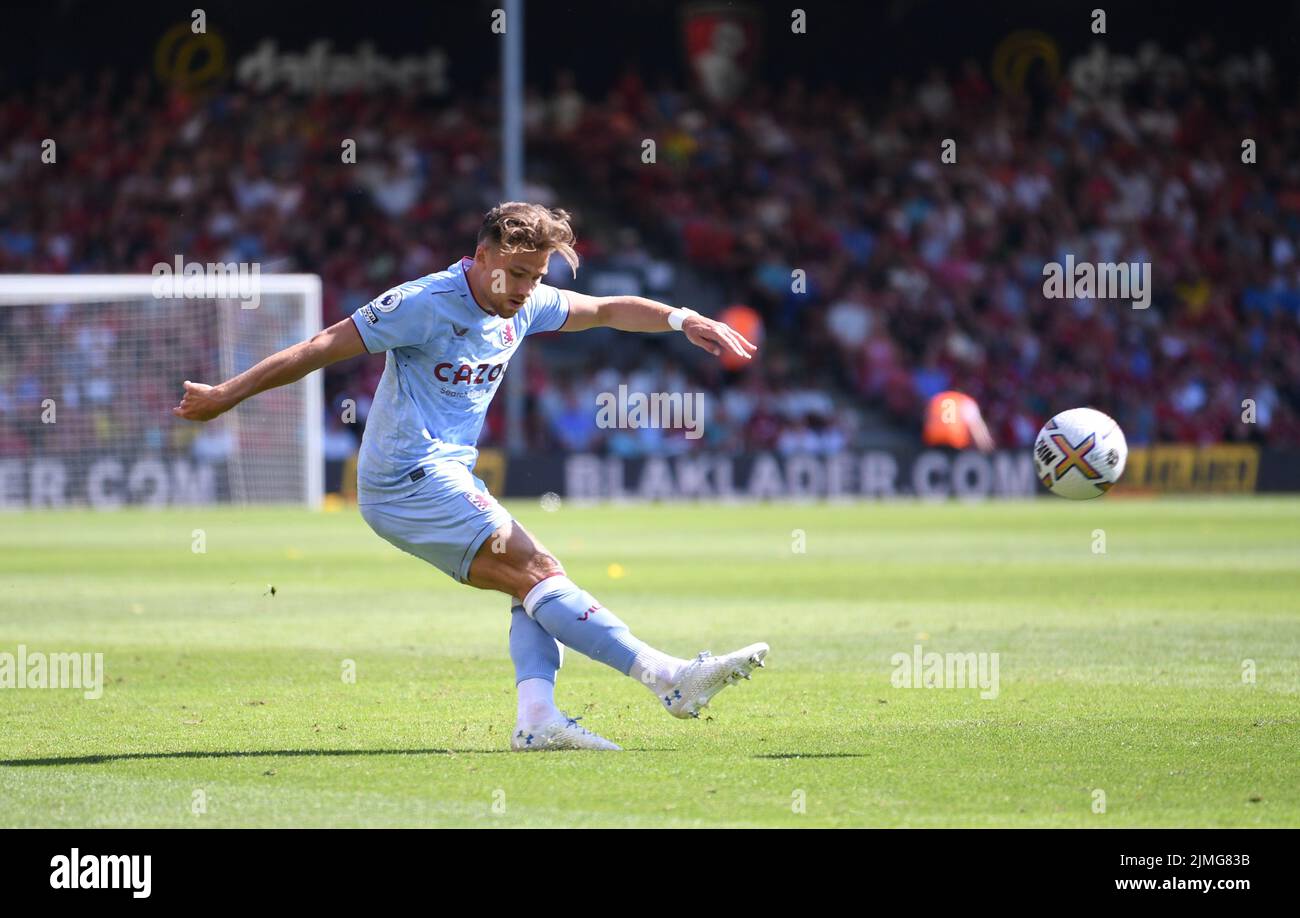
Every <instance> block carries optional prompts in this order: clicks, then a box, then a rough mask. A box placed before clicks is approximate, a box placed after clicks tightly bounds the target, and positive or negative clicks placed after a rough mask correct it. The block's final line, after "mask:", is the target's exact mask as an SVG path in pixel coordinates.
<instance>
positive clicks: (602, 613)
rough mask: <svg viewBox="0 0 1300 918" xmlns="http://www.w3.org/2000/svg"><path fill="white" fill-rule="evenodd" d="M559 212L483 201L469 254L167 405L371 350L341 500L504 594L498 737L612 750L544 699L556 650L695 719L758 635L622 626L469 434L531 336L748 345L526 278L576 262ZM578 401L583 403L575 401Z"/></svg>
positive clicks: (191, 416)
mask: <svg viewBox="0 0 1300 918" xmlns="http://www.w3.org/2000/svg"><path fill="white" fill-rule="evenodd" d="M573 242H574V235H573V230H572V228H571V227H570V225H569V215H568V214H567V213H566V212H565V211H563V210H559V209H550V208H546V207H541V206H539V205H536V204H525V203H519V202H509V203H504V204H500V205H498V206H497V207H494V208H492V210H491V211H489V212H488V213H487V215H486V217H485V218H484V220H483V224H482V227H481V228H480V229H479V234H478V245H477V247H476V248H475V250H474V257H473V258H462V259H461V260H460V261H459V262H457V263H456V264H453V265H451V266H450V267H448V268H447V270H445V271H439V272H438V273H436V274H428V275H425V276H424V277H421V278H419V279H418V280H413V281H410V282H408V283H405V284H402V285H401V286H399V287H394V288H393V289H391V290H389V291H388V292H386V293H384V294H382V295H381V296H379V297H377V298H376V299H374V300H372V301H371V302H369V303H367V304H366V305H364V306H362V307H360V308H359V309H357V311H356V312H354V313H353V314H352V315H351V316H350V317H349V318H346V319H344V320H342V321H341V322H338V323H337V324H335V325H332V326H330V327H329V328H327V329H325V330H323V331H321V332H318V333H317V334H316V335H314V336H312V338H311V339H309V340H307V341H303V342H300V343H298V344H295V345H293V346H292V347H289V348H285V349H284V350H282V351H280V352H278V353H276V354H272V355H271V356H270V357H267V358H266V359H265V360H263V361H261V362H260V363H258V364H257V365H256V366H253V367H251V368H250V369H248V370H245V371H244V372H243V373H240V374H239V375H238V376H235V377H233V378H231V379H229V380H227V381H225V382H223V383H221V384H219V385H216V386H208V385H202V384H199V383H193V382H190V381H189V380H186V381H185V393H184V395H183V397H182V398H181V402H180V404H179V405H178V406H177V407H175V408H173V409H172V413H173V414H174V415H176V416H177V417H181V418H186V419H188V420H192V421H209V420H211V419H213V418H215V417H217V416H218V415H220V414H222V413H223V412H225V411H229V410H230V409H231V408H233V407H235V406H236V405H238V404H239V403H240V402H242V401H243V400H244V399H246V398H249V397H250V396H253V395H256V394H257V393H259V392H263V391H265V390H267V389H271V388H274V387H275V386H284V385H288V384H289V383H293V382H296V381H297V380H299V379H301V378H302V377H304V376H306V375H307V374H308V373H311V372H312V371H313V370H318V369H320V368H321V367H324V366H327V365H329V364H331V363H334V362H336V361H339V360H347V359H349V358H351V357H355V356H357V355H358V354H362V353H367V352H368V353H371V354H377V353H379V352H380V351H386V352H387V354H386V356H385V363H384V373H383V376H382V377H381V378H380V380H379V386H378V388H377V389H376V391H375V398H374V403H373V405H372V406H371V409H370V414H369V416H368V418H367V422H366V430H365V435H364V436H363V437H362V442H361V453H360V458H359V461H358V464H357V504H358V507H359V509H360V511H361V515H362V517H363V518H364V519H365V521H366V522H367V523H368V524H369V525H370V527H371V528H372V529H373V530H374V531H375V532H376V533H377V534H378V535H379V536H381V537H382V538H384V539H386V540H387V541H388V542H391V543H392V544H393V545H395V546H397V547H398V548H400V549H402V550H403V551H406V552H409V553H410V554H413V555H415V556H416V557H418V558H421V559H423V560H425V561H427V562H429V563H430V564H432V565H433V566H434V567H436V568H438V569H439V570H440V571H442V572H443V573H445V574H447V575H449V576H451V577H453V578H455V579H456V580H457V581H459V582H461V583H468V584H469V585H470V586H474V587H478V588H479V589H483V590H498V591H500V592H502V593H505V594H507V595H508V596H510V597H511V598H512V600H513V604H512V606H511V610H510V611H511V623H510V656H511V659H512V660H513V662H514V666H515V683H516V686H517V690H518V717H517V722H516V725H515V730H514V733H513V735H512V737H511V748H512V749H516V750H536V749H618V748H619V747H618V746H616V745H615V744H614V743H611V742H609V741H608V740H606V739H604V738H603V737H601V736H598V735H597V734H595V733H594V732H592V731H590V730H587V729H586V728H584V727H581V726H579V725H578V723H577V720H578V719H577V718H571V717H569V716H568V715H567V714H565V713H564V712H563V711H561V710H560V709H559V708H558V707H556V703H555V680H556V676H557V674H558V671H559V668H560V664H561V662H562V649H561V645H565V646H568V647H571V648H573V649H574V650H576V651H578V652H580V653H583V654H586V655H587V656H589V657H591V658H592V659H593V660H598V661H600V662H601V663H604V664H606V665H608V666H611V667H613V668H614V669H616V670H618V671H619V672H620V673H623V674H625V675H627V676H630V677H632V678H633V679H636V680H638V681H639V682H641V683H642V684H643V685H645V686H646V687H647V688H649V690H650V691H652V692H654V694H655V696H656V697H657V698H658V699H659V703H660V704H662V705H663V707H664V708H666V709H667V710H668V712H669V713H670V714H672V715H674V716H675V717H683V718H685V717H698V716H699V712H700V709H701V708H703V707H704V706H705V705H707V704H708V703H709V701H710V699H712V698H713V696H714V695H716V694H717V693H718V692H719V691H721V690H722V689H723V688H725V687H726V686H727V685H730V684H733V683H735V682H736V681H738V680H739V679H741V678H745V679H748V678H749V677H750V674H751V672H752V671H753V669H754V668H755V667H761V666H763V659H764V657H765V656H766V655H767V652H768V645H767V644H763V643H757V644H750V645H749V646H747V647H743V648H741V649H740V650H737V651H735V652H733V653H729V654H725V655H723V656H713V655H711V654H710V653H709V652H708V651H702V652H700V653H699V654H698V655H697V656H696V657H695V659H693V660H685V659H680V658H678V657H674V656H671V655H669V654H667V653H664V652H662V651H660V650H658V649H656V648H654V647H651V646H650V645H648V644H646V643H645V642H644V641H640V640H638V639H637V638H636V637H635V636H633V634H632V632H631V631H630V630H629V629H628V627H627V625H626V624H624V623H623V622H622V621H621V620H620V619H619V618H618V616H616V615H615V614H614V613H613V612H611V611H610V610H608V609H606V608H605V607H604V606H603V605H601V604H600V603H599V602H597V601H596V599H595V598H594V597H593V596H592V595H591V594H590V593H588V592H586V591H585V590H583V589H582V588H581V587H579V586H578V585H577V584H575V583H574V582H573V581H572V580H570V579H569V578H568V577H567V576H565V573H564V568H563V567H562V566H561V564H560V562H559V561H557V560H556V558H555V556H554V555H552V554H551V553H550V552H548V551H547V550H546V549H545V548H544V547H543V546H542V544H541V543H540V542H539V541H537V539H535V538H534V537H533V536H532V534H531V533H529V532H528V531H527V530H525V529H524V527H523V526H521V525H520V524H519V523H518V522H517V521H515V520H514V519H513V518H512V517H511V515H510V513H509V511H507V510H506V509H505V508H504V507H502V506H501V505H500V504H499V503H498V502H497V501H496V500H495V499H494V498H493V497H492V496H491V495H490V494H488V492H487V487H486V486H485V485H484V484H483V482H482V481H481V480H480V479H479V478H478V477H476V476H475V475H474V474H473V471H472V470H473V468H474V463H475V460H476V458H477V456H478V452H477V450H476V449H475V444H476V442H477V441H478V436H479V431H480V430H481V429H482V427H483V419H484V417H486V415H487V409H488V404H489V402H491V401H492V396H493V394H494V393H495V392H496V390H497V387H498V386H499V385H500V383H501V377H502V376H503V374H504V373H505V369H506V366H507V364H508V363H509V361H510V357H511V355H512V354H513V353H514V352H515V349H516V348H517V347H519V345H520V343H521V342H522V341H523V339H524V338H525V337H527V336H528V335H531V334H535V333H538V332H548V331H555V330H557V329H558V330H560V331H566V332H568V331H583V330H585V329H588V328H597V327H607V328H617V329H620V330H622V331H629V332H664V331H668V330H669V329H674V330H678V331H681V332H683V333H684V334H685V335H686V338H687V340H689V341H690V342H691V343H692V344H695V345H697V346H699V347H702V348H704V349H705V350H706V351H709V352H710V353H711V354H713V355H715V356H721V355H722V354H723V353H726V352H730V353H732V354H736V355H739V356H742V357H744V358H749V357H750V355H751V354H753V353H754V352H755V350H757V348H756V347H755V346H754V345H753V344H751V343H750V342H749V341H748V340H746V339H745V338H744V337H743V336H742V335H740V334H739V333H738V332H736V331H735V330H734V329H732V328H730V327H729V326H727V325H725V324H723V323H721V322H716V321H714V320H712V319H709V318H706V317H704V316H701V315H699V314H698V313H696V312H695V311H694V310H690V309H674V308H672V307H670V306H666V305H664V304H663V303H657V302H655V301H653V300H647V299H643V298H641V297H635V296H614V297H593V296H586V295H585V294H581V293H575V292H574V291H571V290H558V289H556V288H554V287H551V286H548V285H546V284H543V283H540V281H541V279H542V277H543V276H545V275H546V273H547V267H548V264H549V261H550V257H551V254H552V253H557V252H558V253H559V254H560V255H561V257H563V258H564V260H565V261H566V262H568V264H569V266H570V268H572V269H573V270H574V272H575V274H576V271H577V266H578V256H577V253H576V252H575V251H574V249H573ZM592 410H593V411H594V410H595V406H594V405H593V406H592Z"/></svg>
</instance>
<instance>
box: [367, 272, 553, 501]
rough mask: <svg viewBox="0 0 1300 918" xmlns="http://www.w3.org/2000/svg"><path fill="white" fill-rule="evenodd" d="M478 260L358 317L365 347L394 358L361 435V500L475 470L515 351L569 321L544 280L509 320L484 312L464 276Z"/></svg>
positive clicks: (428, 278)
mask: <svg viewBox="0 0 1300 918" xmlns="http://www.w3.org/2000/svg"><path fill="white" fill-rule="evenodd" d="M473 262H474V260H473V259H472V258H462V259H461V260H460V261H459V262H457V263H456V264H453V265H451V266H450V267H448V268H447V270H445V271H439V272H438V273H437V274H428V275H425V276H424V277H421V278H419V279H418V280H413V281H410V282H408V283H405V284H402V285H401V286H399V287H394V288H393V289H391V290H389V291H388V292H386V293H384V294H382V295H381V296H378V297H376V298H375V299H373V300H371V301H370V302H369V303H367V304H366V305H364V306H362V307H360V308H359V309H357V311H356V312H354V313H353V314H352V321H353V323H354V324H355V325H356V327H357V331H359V332H360V333H361V339H362V341H364V342H365V345H366V350H367V351H369V352H370V353H372V354H378V353H379V352H380V351H387V352H388V353H387V355H386V356H385V362H384V375H383V376H382V377H381V378H380V380H379V387H378V388H377V389H376V390H375V399H374V403H373V404H372V405H371V408H370V414H369V415H368V416H367V418H366V430H365V434H364V435H363V436H362V438H361V453H360V457H359V459H358V461H357V503H359V504H366V503H383V502H385V501H390V500H397V499H399V498H402V497H405V496H407V495H409V494H411V493H413V492H414V491H416V490H417V489H418V488H419V486H420V485H419V481H420V479H421V478H423V477H424V476H425V475H432V474H434V473H435V471H436V464H437V463H439V462H444V461H454V462H460V463H464V465H465V466H466V467H468V468H470V469H473V467H474V463H475V461H476V460H477V458H478V449H477V448H476V444H477V443H478V436H479V431H481V430H482V429H483V420H484V418H486V417H487V410H488V405H489V404H490V403H491V402H492V396H493V395H494V394H495V393H496V391H497V387H498V386H499V385H501V379H502V377H503V376H504V375H505V371H506V366H507V364H508V363H509V362H510V357H511V356H512V355H513V354H514V352H515V348H517V347H519V345H520V343H521V342H522V341H523V339H524V338H525V337H526V336H528V335H531V334H535V333H537V332H548V331H555V330H556V329H558V328H559V327H560V326H562V325H563V324H564V323H565V321H566V320H567V319H568V317H569V304H568V302H567V300H565V298H564V295H563V294H562V293H561V292H560V291H559V290H557V289H556V288H554V287H551V286H548V285H546V284H538V285H537V287H536V289H534V290H533V293H532V296H530V297H529V298H528V299H527V301H525V303H524V305H523V308H522V309H520V310H519V312H517V313H516V314H515V315H514V316H513V317H512V318H510V319H503V318H501V317H500V316H494V315H490V314H489V313H487V312H484V311H483V309H481V308H480V307H479V305H478V303H477V302H475V300H474V295H473V294H472V293H471V292H470V289H469V282H468V281H467V280H466V279H465V269H466V268H468V267H469V266H470V265H471V264H473ZM412 475H414V476H415V478H414V479H413V478H412V477H411V476H412Z"/></svg>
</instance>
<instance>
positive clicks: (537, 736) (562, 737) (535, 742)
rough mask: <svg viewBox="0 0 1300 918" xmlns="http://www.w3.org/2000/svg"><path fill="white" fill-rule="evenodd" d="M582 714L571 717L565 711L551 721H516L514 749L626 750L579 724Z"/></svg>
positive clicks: (518, 750)
mask: <svg viewBox="0 0 1300 918" xmlns="http://www.w3.org/2000/svg"><path fill="white" fill-rule="evenodd" d="M580 720H582V718H581V717H570V716H569V715H568V714H565V713H564V712H563V711H561V712H559V714H558V715H556V716H555V717H553V718H552V719H551V720H547V721H543V722H542V723H540V724H532V725H531V726H530V725H527V724H522V723H521V724H516V725H515V734H514V736H512V737H511V738H510V748H511V749H513V750H514V751H516V752H534V751H541V750H547V751H550V750H553V749H609V750H613V751H615V752H622V747H621V746H617V745H615V744H614V743H611V742H610V741H609V740H607V739H605V738H604V737H603V736H599V735H597V734H595V733H592V732H591V731H590V730H588V729H587V728H586V727H580V726H578V721H580Z"/></svg>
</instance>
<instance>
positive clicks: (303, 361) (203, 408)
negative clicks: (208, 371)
mask: <svg viewBox="0 0 1300 918" xmlns="http://www.w3.org/2000/svg"><path fill="white" fill-rule="evenodd" d="M364 353H366V346H365V344H364V343H363V342H362V341H361V334H360V332H358V331H357V327H356V325H354V324H353V323H352V319H351V318H347V319H344V320H343V321H341V322H336V323H335V324H333V325H331V326H330V327H329V328H327V329H324V330H323V331H318V332H317V333H316V334H314V335H312V336H311V338H309V339H308V340H306V341H300V342H298V343H297V344H295V345H293V346H292V347H287V348H285V349H284V350H282V351H278V352H277V353H274V354H272V355H271V356H270V357H267V358H266V359H265V360H263V361H262V362H260V363H258V364H257V365H255V366H252V367H249V368H248V369H247V370H245V371H244V372H242V373H240V374H239V375H238V376H233V377H231V378H230V379H228V380H226V381H225V382H223V383H220V384H219V385H215V386H207V385H204V384H203V383H194V382H190V381H189V380H188V379H187V380H185V395H184V396H183V397H182V398H181V403H180V404H179V405H177V406H176V407H175V408H173V409H172V414H174V415H176V416H177V417H178V418H185V419H186V420H188V421H211V420H212V419H213V418H215V417H217V416H218V415H220V414H223V413H225V412H227V411H229V410H230V409H231V408H234V407H235V406H236V405H238V404H239V403H240V402H242V401H243V400H244V399H246V398H249V397H250V396H254V395H256V394H257V393H259V392H264V391H266V390H267V389H274V388H275V387H276V386H287V385H289V383H294V382H297V381H298V380H300V379H302V378H303V377H304V376H306V375H307V374H308V373H311V372H313V371H314V370H319V369H320V368H321V367H324V366H328V365H329V364H331V363H337V362H338V361H340V360H347V359H348V358H349V357H356V356H357V355H358V354H364Z"/></svg>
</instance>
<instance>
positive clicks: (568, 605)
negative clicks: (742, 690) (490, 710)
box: [466, 521, 768, 742]
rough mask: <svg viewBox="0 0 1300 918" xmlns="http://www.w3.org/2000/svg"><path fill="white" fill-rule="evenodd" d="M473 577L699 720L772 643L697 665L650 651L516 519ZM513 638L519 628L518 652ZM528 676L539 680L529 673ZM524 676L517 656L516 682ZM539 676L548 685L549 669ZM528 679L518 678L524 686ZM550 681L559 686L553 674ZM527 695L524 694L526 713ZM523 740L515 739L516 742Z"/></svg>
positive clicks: (476, 563) (478, 561) (487, 546)
mask: <svg viewBox="0 0 1300 918" xmlns="http://www.w3.org/2000/svg"><path fill="white" fill-rule="evenodd" d="M466 579H467V582H469V583H470V584H472V585H473V586H476V587H479V588H480V589H488V590H499V591H501V592H503V593H508V594H510V595H512V596H515V597H523V602H522V606H523V609H524V615H525V616H526V617H527V618H529V619H531V620H532V622H533V623H534V624H537V625H540V626H541V629H542V630H543V631H544V632H545V633H546V634H548V635H549V636H550V637H552V638H553V639H554V640H555V641H558V642H559V643H561V644H563V645H566V646H568V647H571V648H573V649H574V650H576V651H578V652H579V653H582V654H585V655H586V656H589V657H591V658H592V659H593V660H597V661H599V662H601V663H604V664H606V665H607V666H610V667H612V668H614V669H616V670H618V671H619V672H621V673H623V674H624V675H626V676H629V677H631V678H633V679H636V680H637V681H638V682H640V683H641V684H642V685H644V686H646V688H647V689H649V690H650V691H651V692H653V693H654V694H655V696H656V698H658V700H659V702H660V704H662V705H663V707H664V708H665V709H666V710H667V711H668V712H669V713H670V714H672V715H674V716H675V717H698V716H699V712H700V711H701V710H702V709H703V708H704V707H705V706H706V705H707V704H708V703H709V701H710V700H711V699H712V698H713V697H714V696H715V695H716V694H717V693H718V692H720V691H721V690H722V689H724V688H726V687H727V686H728V685H732V684H735V683H736V682H737V681H739V680H740V679H742V678H744V679H748V678H749V677H750V674H751V673H752V672H753V671H754V670H755V669H756V668H758V667H761V666H762V665H763V658H764V657H765V656H766V655H767V652H768V646H767V645H766V644H761V643H760V644H751V645H749V646H747V647H743V648H741V649H740V650H737V651H734V652H732V653H729V654H724V655H722V656H717V657H715V656H713V655H711V654H709V653H708V652H707V651H704V652H702V653H700V654H699V655H698V656H697V657H696V658H695V659H694V660H683V659H680V658H678V657H674V656H671V655H669V654H666V653H663V652H662V651H660V650H657V649H655V648H654V647H651V646H650V645H649V644H646V643H645V642H644V641H641V640H639V639H638V638H637V637H635V636H634V635H633V634H632V633H631V631H630V630H629V629H628V627H627V625H626V624H624V623H623V621H622V620H620V619H619V618H618V616H616V615H614V613H613V612H610V611H609V610H608V609H606V608H605V607H604V606H602V605H601V604H600V603H599V602H597V601H596V599H595V598H594V597H592V595H591V594H590V593H587V592H586V591H584V590H582V589H581V588H579V587H578V586H577V584H575V583H574V582H573V581H571V580H570V579H569V578H568V577H567V576H565V574H564V568H563V567H562V566H561V565H560V563H559V561H557V560H556V559H555V557H554V556H553V555H551V554H550V553H549V552H548V551H546V549H545V548H543V547H542V546H541V544H540V543H538V542H537V541H536V540H535V539H534V538H533V537H532V536H531V535H530V534H529V533H528V531H527V530H525V529H524V527H523V526H521V525H519V524H518V523H517V522H515V521H511V522H510V523H508V524H506V525H504V526H502V527H501V528H500V529H498V530H497V531H496V532H495V533H494V534H493V537H492V538H491V539H490V540H488V541H486V542H484V543H483V544H482V546H481V547H480V548H479V550H478V552H477V553H476V554H475V556H474V560H473V563H472V564H471V565H470V568H469V572H468V577H467V578H466ZM514 621H515V624H514V628H517V627H519V620H518V619H515V620H514ZM523 633H524V634H525V635H526V634H527V632H526V631H525V632H523ZM513 635H514V630H513V628H512V655H513V650H514V640H513ZM539 646H540V645H539ZM557 650H558V649H557ZM556 668H557V669H558V663H557V665H556ZM523 674H524V675H533V673H532V672H531V671H530V669H529V668H525V671H524V673H523ZM520 675H521V671H520V667H519V660H518V659H517V660H516V677H517V678H518V677H519V676H520ZM535 677H536V676H535ZM540 678H542V679H543V680H545V671H543V673H542V675H540ZM526 681H528V680H525V679H519V684H520V685H521V686H522V685H524V683H525V682H526ZM550 681H551V683H552V684H553V682H554V674H553V673H552V675H551V679H550ZM544 694H545V690H544V689H542V695H543V696H544ZM522 695H523V692H522V690H521V710H522V709H523V706H524V701H523V697H522ZM542 700H543V701H544V697H543V699H542ZM551 706H552V707H554V703H553V702H551ZM572 726H575V727H576V725H572ZM518 732H519V731H518V729H516V734H518ZM518 739H519V737H518V736H517V735H516V737H515V740H516V742H517V741H518Z"/></svg>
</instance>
